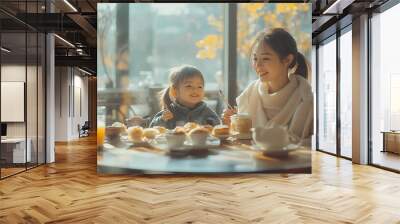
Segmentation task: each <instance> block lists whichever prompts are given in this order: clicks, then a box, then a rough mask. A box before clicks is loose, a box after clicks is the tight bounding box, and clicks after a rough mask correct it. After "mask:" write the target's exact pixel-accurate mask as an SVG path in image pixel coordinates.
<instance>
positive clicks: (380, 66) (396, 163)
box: [371, 5, 400, 170]
mask: <svg viewBox="0 0 400 224" xmlns="http://www.w3.org/2000/svg"><path fill="white" fill-rule="evenodd" d="M398 21H400V5H396V6H394V7H393V8H391V9H389V10H387V11H385V12H383V13H381V14H377V15H374V16H373V17H372V19H371V22H372V32H371V33H372V38H371V39H372V49H371V51H372V54H371V57H372V58H371V59H372V77H371V88H372V99H371V108H372V111H371V116H372V117H371V120H372V126H371V128H372V130H371V134H372V143H373V144H372V163H373V164H377V165H381V166H385V167H389V168H392V169H396V170H400V158H399V155H398V154H395V153H392V152H391V151H396V149H398V148H399V147H400V144H399V143H398V142H400V141H399V139H400V133H398V134H396V131H399V130H400V103H399V102H400V101H399V99H398V96H399V95H400V68H399V66H398V64H399V62H398V53H399V52H400V45H399V44H398V40H399V39H400V33H399V32H398V31H397V29H395V28H394V27H398ZM391 131H393V132H395V133H393V134H395V135H393V136H388V137H389V138H387V139H383V138H384V136H383V133H382V132H391ZM396 142H397V143H396ZM384 144H386V145H384ZM382 151H384V152H382Z"/></svg>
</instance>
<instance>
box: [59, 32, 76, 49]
mask: <svg viewBox="0 0 400 224" xmlns="http://www.w3.org/2000/svg"><path fill="white" fill-rule="evenodd" d="M54 36H55V37H57V38H58V39H60V40H61V41H62V42H64V43H66V44H67V45H69V46H70V47H73V48H75V45H73V44H71V42H69V41H68V40H66V39H64V38H62V37H60V36H59V35H57V34H54Z"/></svg>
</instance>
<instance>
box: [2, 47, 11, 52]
mask: <svg viewBox="0 0 400 224" xmlns="http://www.w3.org/2000/svg"><path fill="white" fill-rule="evenodd" d="M1 50H2V51H4V52H6V53H10V52H11V50H9V49H7V48H5V47H1Z"/></svg>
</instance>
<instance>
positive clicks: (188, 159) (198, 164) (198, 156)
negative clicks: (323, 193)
mask: <svg viewBox="0 0 400 224" xmlns="http://www.w3.org/2000/svg"><path fill="white" fill-rule="evenodd" d="M97 154H98V159H97V171H98V172H99V173H114V174H121V173H136V174H143V173H151V174H171V173H175V174H178V173H181V174H184V173H190V174H194V173H196V174H221V173H226V174H232V173H255V172H258V173H311V149H310V148H303V147H301V148H299V149H298V150H296V151H293V152H290V154H289V156H288V157H286V158H271V157H268V156H265V155H263V153H262V152H261V151H257V150H253V149H252V145H251V142H250V141H248V142H245V143H243V142H239V141H232V142H223V143H222V144H221V145H220V146H218V147H216V148H211V149H204V150H199V151H198V152H197V153H193V154H191V155H183V156H182V155H176V156H174V155H171V154H170V153H168V152H167V151H165V150H163V149H160V148H157V147H152V146H151V145H143V146H132V145H129V143H128V144H127V143H124V142H119V143H118V142H116V143H115V144H113V145H112V144H108V143H105V144H104V146H103V147H102V148H99V150H98V153H97Z"/></svg>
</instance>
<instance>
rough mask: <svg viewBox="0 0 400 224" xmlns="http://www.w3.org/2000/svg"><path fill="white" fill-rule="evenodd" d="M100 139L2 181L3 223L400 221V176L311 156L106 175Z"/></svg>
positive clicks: (60, 150)
mask: <svg viewBox="0 0 400 224" xmlns="http://www.w3.org/2000/svg"><path fill="white" fill-rule="evenodd" d="M95 144H96V143H95V138H85V139H83V140H81V141H77V142H71V143H69V144H66V145H65V144H59V145H57V149H56V158H57V161H56V163H55V164H51V165H46V166H42V167H39V168H36V169H33V170H30V171H28V172H26V173H22V174H19V175H17V176H14V177H10V178H8V179H5V180H3V181H0V223H12V224H13V223H172V224H175V223H218V224H225V223H307V224H308V223H373V224H376V223H385V224H387V223H400V212H399V211H400V175H399V174H395V173H391V172H387V171H384V170H380V169H377V168H374V167H369V166H359V165H352V164H351V162H350V161H347V160H343V159H338V158H335V157H333V156H330V155H326V154H323V153H319V152H314V153H313V173H312V174H311V175H298V174H290V175H262V174H257V175H225V176H222V175H219V176H126V175H125V176H102V175H97V173H96V146H95Z"/></svg>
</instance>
